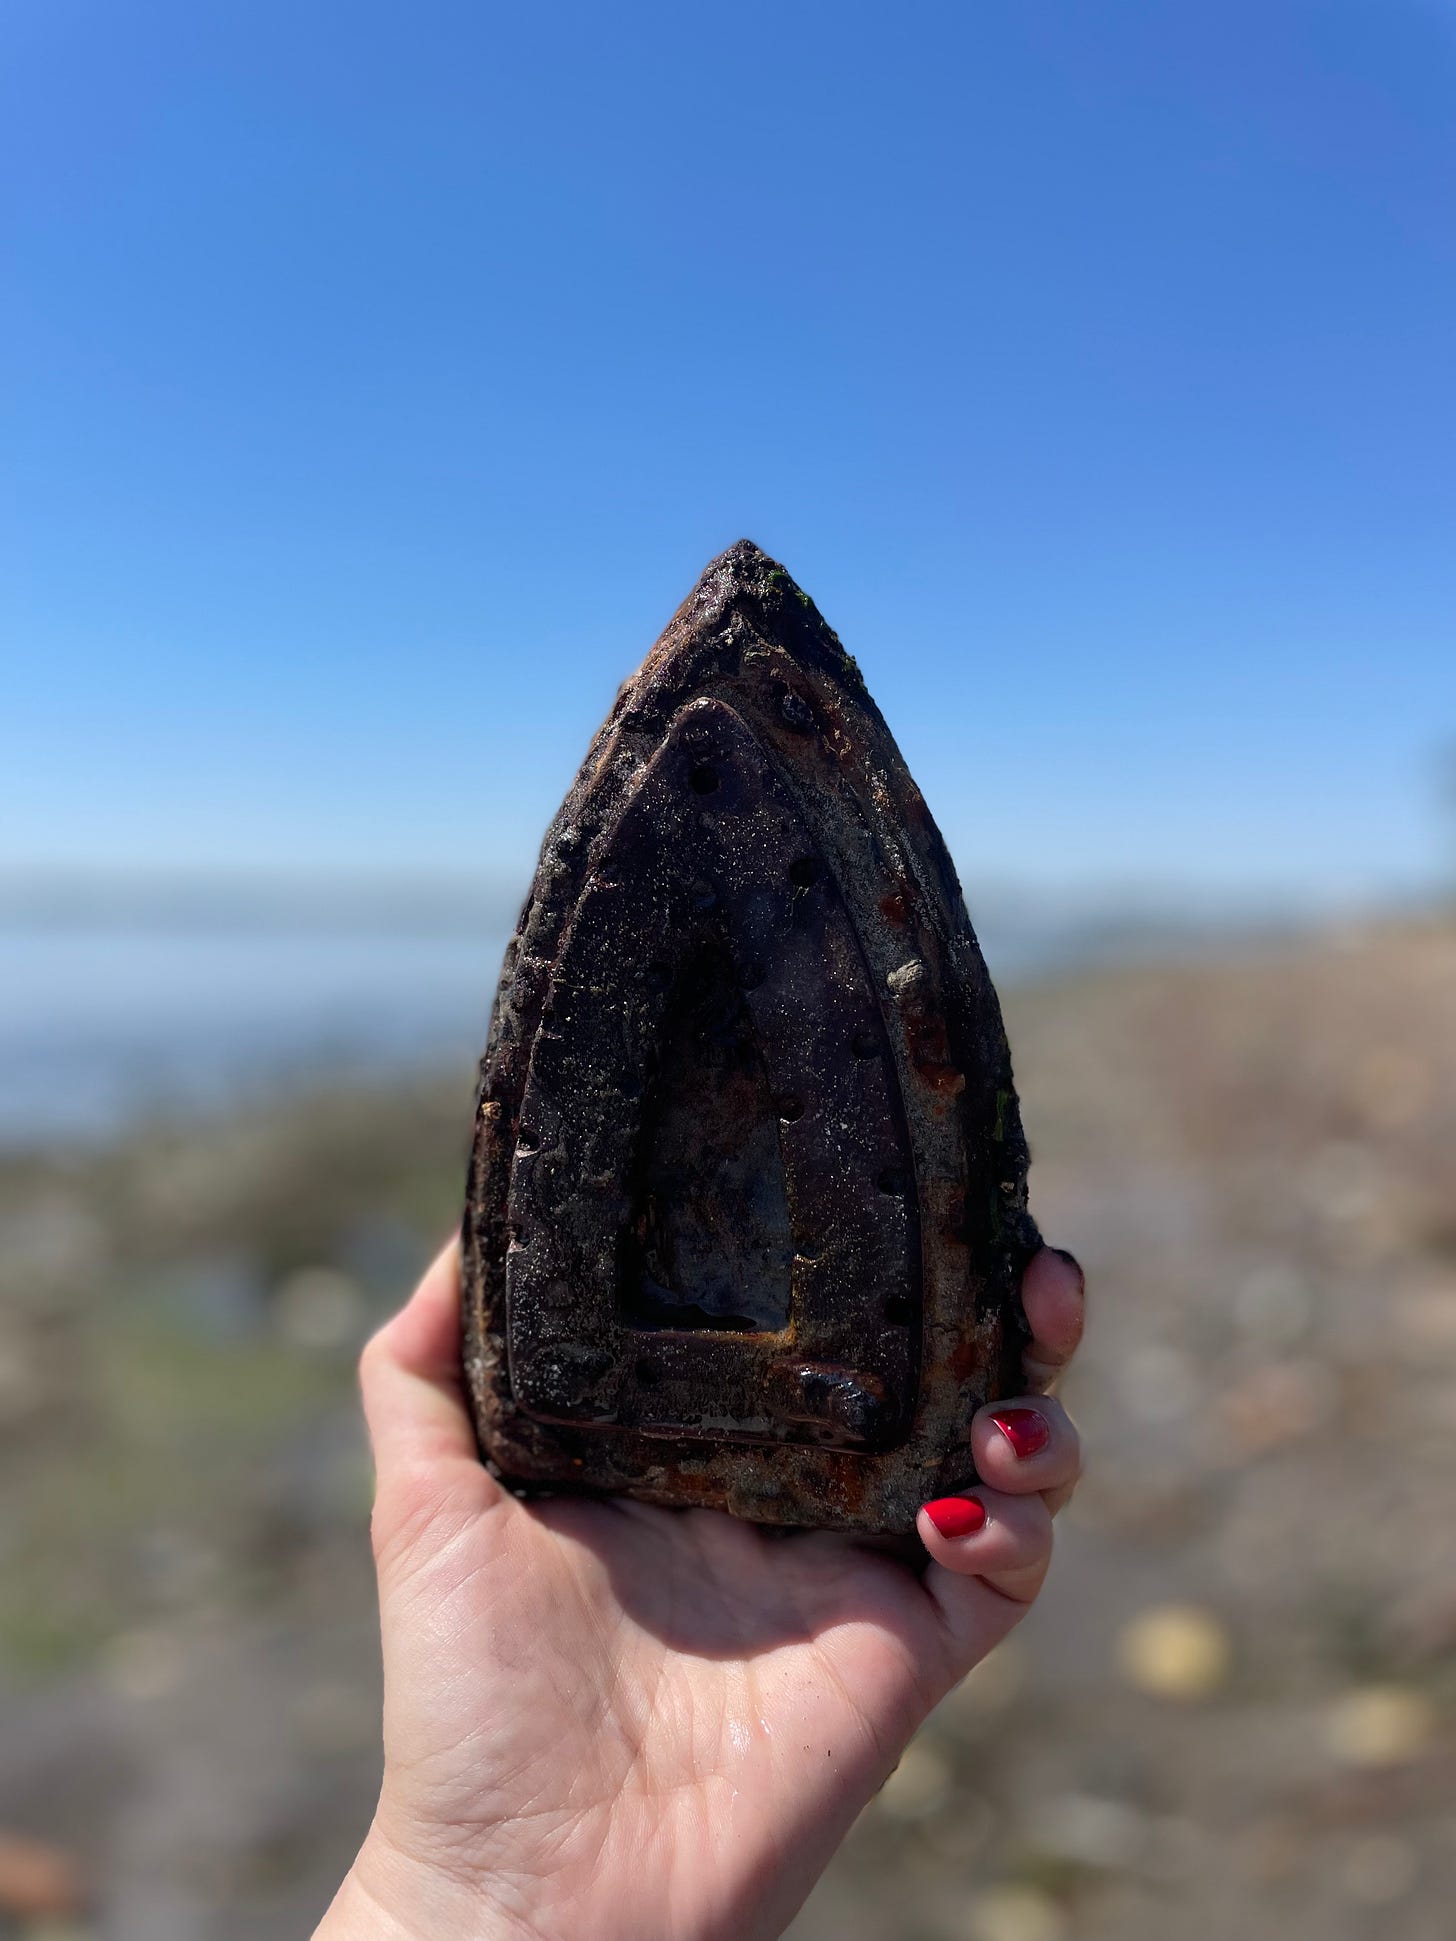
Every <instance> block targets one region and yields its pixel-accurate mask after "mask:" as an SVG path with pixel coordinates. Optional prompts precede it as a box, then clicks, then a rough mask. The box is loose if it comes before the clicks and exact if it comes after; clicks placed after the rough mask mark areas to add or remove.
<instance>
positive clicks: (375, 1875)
mask: <svg viewBox="0 0 1456 1941" xmlns="http://www.w3.org/2000/svg"><path fill="white" fill-rule="evenodd" d="M442 1934H448V1935H450V1936H451V1937H452V1941H540V1937H539V1935H538V1931H537V1929H536V1928H535V1927H534V1926H532V1924H531V1923H530V1922H529V1921H526V1920H522V1919H520V1918H519V1917H518V1916H516V1915H514V1914H512V1913H511V1912H509V1911H508V1909H507V1908H506V1906H505V1905H504V1897H503V1896H499V1895H497V1894H496V1893H495V1891H494V1890H493V1887H492V1884H491V1883H490V1882H489V1881H487V1880H484V1879H481V1880H466V1879H464V1878H461V1877H457V1876H455V1875H452V1874H450V1873H449V1872H448V1871H447V1870H445V1869H444V1868H441V1867H438V1866H432V1865H431V1864H429V1863H428V1862H425V1861H422V1860H419V1859H417V1858H415V1857H414V1856H413V1855H411V1854H409V1853H406V1852H404V1851H402V1850H401V1849H400V1848H399V1847H398V1846H396V1845H395V1844H394V1843H393V1842H391V1841H390V1840H389V1839H388V1838H387V1837H386V1836H385V1835H384V1834H383V1833H382V1832H381V1830H380V1828H379V1826H378V1824H377V1823H376V1824H375V1825H374V1826H373V1827H371V1828H370V1830H369V1833H368V1835H367V1836H366V1838H365V1841H364V1844H363V1846H362V1847H361V1848H360V1849H359V1852H358V1855H357V1856H356V1858H355V1860H354V1864H353V1866H352V1867H350V1869H349V1871H348V1873H347V1874H346V1875H345V1876H344V1879H343V1881H342V1883H341V1884H340V1887H339V1891H338V1893H337V1894H336V1895H335V1896H334V1899H333V1901H332V1902H331V1903H330V1905H329V1909H328V1912H327V1913H326V1914H325V1915H324V1917H323V1919H322V1920H321V1921H320V1922H319V1924H318V1926H317V1928H315V1930H314V1941H438V1937H439V1936H440V1935H442Z"/></svg>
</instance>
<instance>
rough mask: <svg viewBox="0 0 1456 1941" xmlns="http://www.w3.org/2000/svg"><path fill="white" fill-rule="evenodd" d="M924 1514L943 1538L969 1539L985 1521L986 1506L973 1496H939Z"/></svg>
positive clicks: (928, 1504) (928, 1505) (927, 1505)
mask: <svg viewBox="0 0 1456 1941" xmlns="http://www.w3.org/2000/svg"><path fill="white" fill-rule="evenodd" d="M925 1514H926V1515H927V1516H928V1517H929V1518H930V1520H931V1522H932V1523H933V1524H934V1525H935V1527H936V1529H937V1530H939V1532H940V1534H941V1535H942V1536H943V1537H969V1536H973V1535H974V1534H975V1532H976V1531H977V1530H979V1529H980V1528H981V1526H982V1524H983V1523H984V1522H985V1521H986V1506H985V1504H984V1503H983V1502H981V1501H980V1499H979V1498H978V1497H975V1496H941V1497H937V1498H936V1500H935V1502H933V1503H927V1504H926V1506H925Z"/></svg>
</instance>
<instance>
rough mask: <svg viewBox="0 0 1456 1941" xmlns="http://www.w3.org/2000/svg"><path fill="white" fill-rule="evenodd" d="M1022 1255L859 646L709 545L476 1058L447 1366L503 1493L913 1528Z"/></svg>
mask: <svg viewBox="0 0 1456 1941" xmlns="http://www.w3.org/2000/svg"><path fill="white" fill-rule="evenodd" d="M1035 1244H1036V1230H1035V1228H1034V1226H1033V1224H1032V1222H1031V1219H1030V1216H1029V1214H1028V1213H1027V1211H1026V1148H1025V1144H1024V1141H1023V1139H1022V1134H1021V1124H1020V1117H1019V1113H1018V1108H1017V1101H1016V1094H1015V1091H1014V1090H1013V1088H1012V1082H1011V1068H1010V1058H1009V1054H1008V1052H1007V1047H1006V1039H1005V1035H1004V1032H1003V1030H1002V1026H1001V1016H1000V1009H999V1006H998V1004H997V1001H996V996H995V992H994V991H993V990H992V988H991V984H990V980H989V978H988V977H987V974H986V968H985V964H984V963H983V961H982V958H981V955H980V951H979V950H978V948H977V946H976V941H975V938H974V936H973V934H972V931H971V928H970V924H969V921H968V919H967V916H966V912H965V906H964V904H963V902H962V900H961V895H960V889H959V886H958V884H957V882H956V877H955V872H954V869H953V868H952V865H951V862H950V858H949V856H948V855H947V853H946V849H945V845H944V843H943V842H942V840H941V838H940V835H939V832H938V831H937V830H936V828H935V825H934V823H933V822H932V820H931V818H930V815H929V812H928V811H927V809H926V807H925V804H924V801H923V800H922V798H921V796H920V793H919V791H918V790H917V789H916V787H915V784H914V783H913V782H912V780H911V779H910V776H909V774H908V772H907V771H906V768H905V765H904V763H903V761H902V760H901V758H900V755H899V751H898V750H897V749H896V747H895V745H894V742H893V741H892V739H891V738H890V734H889V731H888V730H887V729H886V727H885V724H884V722H883V720H882V719H881V717H880V714H879V711H878V709H877V708H876V707H875V705H874V703H873V701H872V700H871V699H870V697H869V695H868V693H867V692H866V690H865V686H864V682H863V681H862V679H861V678H860V675H859V671H858V669H857V668H856V666H855V664H854V662H853V661H852V660H851V659H850V658H849V656H848V655H847V654H846V653H845V652H844V650H843V649H842V647H841V646H840V644H839V642H838V640H837V638H836V637H835V635H834V634H833V633H832V632H831V631H830V629H829V628H828V627H827V626H826V625H825V623H824V621H823V620H822V619H821V618H820V616H819V614H818V612H817V611H816V610H815V608H814V606H813V605H812V603H811V602H810V601H809V600H808V599H807V597H806V596H805V595H804V594H803V593H802V592H800V590H799V588H798V587H797V586H795V584H794V583H793V581H792V580H791V579H790V578H789V576H788V574H787V573H786V572H785V571H784V570H783V568H782V567H780V566H777V565H775V564H774V562H773V561H772V560H770V559H768V558H766V557H765V556H764V555H763V554H762V553H760V552H759V551H758V549H757V548H756V547H754V546H752V545H750V544H748V542H747V541H742V542H740V543H739V544H738V545H736V546H734V547H732V548H731V549H730V550H729V551H728V552H726V553H724V554H723V555H722V556H721V557H720V558H719V559H716V560H714V562H713V563H712V565H710V566H709V567H708V569H707V571H706V572H705V573H704V575H703V577H702V579H701V580H700V581H699V583H698V585H697V587H696V588H695V589H694V591H693V593H692V595H691V596H690V597H689V599H688V600H687V601H686V602H685V603H684V605H683V606H682V607H681V608H680V610H679V611H678V613H677V615H676V616H675V618H674V619H673V621H672V624H671V625H670V626H669V627H668V629H667V631H666V633H664V635H663V636H662V639H661V640H660V641H659V642H658V644H657V646H656V647H655V648H654V649H653V651H652V653H651V654H650V655H649V656H648V658H647V661H646V662H645V663H644V665H643V667H642V668H641V670H640V671H639V672H638V674H637V675H636V676H635V677H634V678H633V679H632V680H631V681H629V682H628V683H627V684H626V686H625V687H624V688H623V690H622V692H621V694H620V695H619V696H618V699H617V703H616V706H615V707H614V708H613V710H612V713H611V715H610V716H609V718H608V720H607V721H606V723H605V724H604V725H603V727H602V728H601V730H600V731H599V732H598V734H597V737H596V740H595V741H594V742H593V744H592V747H591V750H590V752H589V753H588V756H587V759H586V762H585V764H584V765H583V767H582V770H581V773H580V774H579V775H578V777H577V780H576V782H575V784H574V785H573V787H572V789H571V792H570V794H569V795H568V796H567V799H566V802H565V804H564V805H563V807H562V809H561V811H560V813H559V815H558V816H557V818H556V820H555V822H554V823H553V824H552V826H551V828H550V830H549V831H548V833H547V836H546V840H545V844H544V846H543V848H542V852H541V861H540V865H539V867H538V869H537V872H536V879H535V882H534V884H533V886H532V889H531V893H530V896H529V897H528V898H527V901H526V906H525V908H524V910H523V911H522V914H521V920H520V925H519V928H518V931H517V934H516V936H515V937H514V938H513V940H512V942H511V945H510V948H509V950H508V951H507V955H506V963H505V968H504V970H503V972H502V976H501V984H500V990H499V992H498V994H497V998H496V1007H495V1013H494V1017H493V1020H492V1024H491V1032H490V1039H489V1043H488V1045H487V1047H486V1053H485V1057H484V1060H483V1062H482V1067H481V1083H480V1091H479V1098H478V1107H477V1120H476V1130H475V1144H474V1151H473V1155H472V1162H471V1174H470V1187H469V1200H468V1205H467V1208H466V1217H465V1259H466V1275H465V1328H466V1357H465V1358H466V1374H467V1383H468V1388H469V1392H470V1396H471V1402H472V1406H473V1409H474V1412H475V1419H476V1425H477V1430H478V1433H479V1436H480V1442H481V1448H482V1451H483V1454H484V1455H485V1457H486V1459H487V1461H489V1462H490V1463H491V1465H492V1466H493V1467H494V1468H495V1469H496V1470H497V1472H498V1473H499V1474H500V1475H502V1476H503V1477H504V1478H505V1479H506V1480H507V1481H508V1482H510V1483H511V1484H512V1485H514V1486H517V1487H536V1488H554V1489H563V1488H567V1489H594V1490H608V1491H613V1492H617V1493H624V1494H629V1495H633V1496H638V1497H642V1498H645V1499H647V1500H650V1501H653V1502H661V1503H672V1504H707V1505H712V1506H716V1507H720V1508H725V1509H729V1510H732V1511H733V1512H735V1513H736V1514H738V1515H740V1516H747V1517H752V1518H755V1519H757V1520H759V1521H762V1522H771V1523H791V1524H792V1523H797V1524H812V1525H819V1526H823V1527H834V1528H852V1529H860V1530H875V1531H896V1532H903V1531H906V1530H908V1529H910V1528H911V1527H912V1525H913V1522H914V1517H915V1511H916V1508H917V1506H918V1505H919V1504H920V1503H922V1502H924V1501H925V1500H926V1499H927V1498H929V1497H933V1496H935V1495H937V1494H943V1493H944V1492H945V1491H947V1490H952V1489H957V1488H961V1487H963V1486H964V1485H965V1484H966V1483H968V1482H969V1481H971V1480H973V1477H974V1471H973V1468H972V1466H971V1462H970V1456H969V1452H968V1449H967V1428H968V1424H969V1422H970V1418H971V1415H972V1414H973V1413H974V1411H975V1410H976V1408H978V1407H979V1406H980V1404H981V1403H982V1402H983V1401H984V1400H986V1399H987V1397H988V1396H990V1395H994V1394H996V1393H999V1392H1002V1391H1003V1390H1004V1388H1005V1387H1006V1386H1007V1385H1008V1384H1009V1382H1010V1381H1011V1379H1012V1377H1013V1375H1014V1370H1015V1364H1016V1360H1017V1357H1018V1355H1019V1350H1020V1346H1021V1339H1022V1331H1023V1323H1022V1319H1021V1313H1020V1306H1019V1300H1018V1296H1017V1291H1016V1290H1017V1286H1018V1283H1019V1279H1020V1274H1021V1269H1022V1267H1023V1265H1024V1264H1025V1261H1026V1259H1027V1257H1028V1255H1029V1253H1030V1251H1031V1249H1032V1248H1033V1246H1034V1245H1035Z"/></svg>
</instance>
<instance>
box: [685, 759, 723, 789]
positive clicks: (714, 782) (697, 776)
mask: <svg viewBox="0 0 1456 1941" xmlns="http://www.w3.org/2000/svg"><path fill="white" fill-rule="evenodd" d="M688 787H689V788H690V789H691V790H692V792H693V794H694V795H716V794H717V792H718V771H717V769H716V768H714V766H713V764H712V763H711V762H698V763H697V764H696V766H695V767H694V768H693V770H692V772H691V773H690V774H689V776H688Z"/></svg>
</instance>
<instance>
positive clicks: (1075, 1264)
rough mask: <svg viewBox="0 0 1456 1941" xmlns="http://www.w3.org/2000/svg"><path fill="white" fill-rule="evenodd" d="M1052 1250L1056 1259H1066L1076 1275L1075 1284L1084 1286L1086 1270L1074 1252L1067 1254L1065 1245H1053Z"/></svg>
mask: <svg viewBox="0 0 1456 1941" xmlns="http://www.w3.org/2000/svg"><path fill="white" fill-rule="evenodd" d="M1052 1252H1053V1253H1054V1254H1055V1255H1056V1257H1057V1259H1058V1260H1064V1261H1066V1263H1067V1265H1068V1266H1069V1267H1070V1268H1071V1270H1072V1272H1073V1273H1074V1274H1075V1275H1076V1276H1077V1285H1078V1286H1079V1287H1081V1288H1085V1287H1086V1285H1087V1272H1086V1269H1085V1268H1084V1267H1083V1265H1082V1263H1081V1261H1080V1260H1078V1258H1077V1256H1076V1255H1075V1254H1069V1253H1068V1252H1067V1250H1066V1248H1065V1247H1053V1248H1052Z"/></svg>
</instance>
